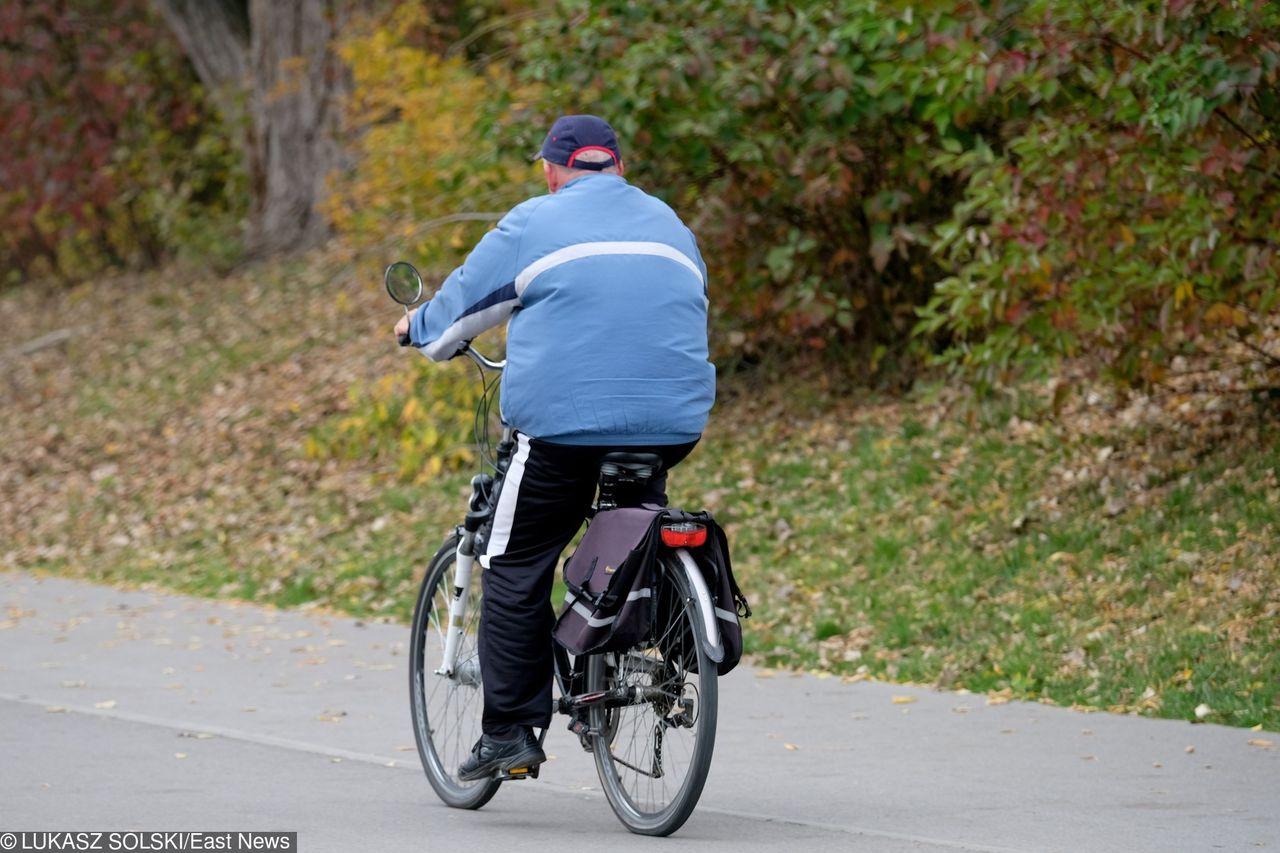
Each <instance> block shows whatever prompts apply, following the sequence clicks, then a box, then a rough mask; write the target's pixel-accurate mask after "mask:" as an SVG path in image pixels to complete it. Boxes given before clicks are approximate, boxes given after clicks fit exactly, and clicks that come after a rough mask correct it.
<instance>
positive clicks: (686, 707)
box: [587, 560, 717, 835]
mask: <svg viewBox="0 0 1280 853" xmlns="http://www.w3.org/2000/svg"><path fill="white" fill-rule="evenodd" d="M661 571H662V572H663V575H664V578H663V583H662V584H661V589H662V592H661V594H660V595H659V598H658V610H657V613H658V618H657V620H656V623H657V624H656V628H655V632H654V633H655V634H656V637H655V638H654V639H653V640H652V641H647V642H645V643H644V644H642V645H640V646H636V647H634V648H632V649H629V650H628V651H626V652H620V653H608V654H602V655H593V656H592V657H590V658H588V660H587V689H588V690H589V691H597V690H608V689H610V688H612V687H614V686H617V685H626V686H631V687H636V688H640V690H642V691H643V692H644V693H645V694H646V696H647V697H649V698H647V699H645V700H644V701H640V702H638V703H637V704H633V705H628V706H626V707H622V708H609V709H605V708H597V709H595V710H593V711H592V712H591V717H592V719H591V726H592V728H593V729H595V730H596V731H598V732H599V733H600V734H599V735H598V736H597V737H596V738H595V739H594V744H593V751H594V754H595V761H596V770H597V771H598V773H599V775H600V782H601V784H602V786H603V787H604V792H605V796H606V797H608V799H609V804H610V805H611V806H612V807H613V811H614V813H615V814H617V816H618V819H619V820H621V821H622V823H623V824H624V825H625V826H626V827H627V829H629V830H631V831H632V832H636V833H639V834H642V835H670V834H671V833H672V832H675V831H676V830H677V829H679V828H680V827H681V826H682V825H683V824H684V822H685V821H686V820H688V818H689V815H690V814H692V812H693V808H694V806H695V805H697V802H698V798H699V797H700V796H701V794H702V787H703V785H704V784H705V782H706V780H707V771H708V769H709V768H710V767H711V753H712V750H713V749H714V747H715V736H716V705H717V691H716V687H717V685H716V666H715V664H714V663H713V662H712V661H711V660H710V658H708V657H707V653H706V651H705V650H704V648H703V646H702V644H701V643H699V642H697V641H696V640H695V638H696V637H699V636H702V634H703V627H702V617H701V614H700V612H699V611H698V607H697V603H696V601H695V600H694V598H693V594H692V592H691V591H690V588H689V583H688V581H687V580H686V579H685V577H684V572H683V569H682V568H681V567H680V566H679V564H677V563H674V562H672V561H669V560H663V561H662V564H661Z"/></svg>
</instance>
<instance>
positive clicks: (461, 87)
mask: <svg viewBox="0 0 1280 853" xmlns="http://www.w3.org/2000/svg"><path fill="white" fill-rule="evenodd" d="M429 25H430V19H429V13H428V11H427V9H426V8H425V7H424V6H422V5H420V4H413V3H408V4H401V5H399V6H398V7H397V8H396V9H395V10H394V11H393V12H392V13H391V14H390V15H389V16H386V17H384V18H382V19H369V20H366V21H364V22H363V23H362V24H359V25H357V26H354V27H352V28H351V30H350V31H349V32H350V34H349V35H348V36H347V37H345V38H344V39H343V40H342V42H341V43H340V45H339V48H338V52H339V54H340V55H341V56H342V58H343V59H344V60H345V61H346V63H347V64H348V66H349V67H350V68H351V71H352V75H353V77H354V82H355V86H354V91H353V93H352V96H351V98H350V101H349V103H348V114H349V117H350V124H351V126H353V127H359V128H364V130H363V133H362V135H361V137H360V139H359V140H358V142H357V146H356V154H357V158H358V160H357V164H356V167H355V168H354V169H353V170H351V171H349V172H347V173H345V174H342V175H336V176H334V178H333V180H332V182H331V183H332V186H331V190H332V192H331V194H330V197H329V201H328V204H327V213H328V214H329V216H330V217H331V218H332V221H333V223H334V225H335V226H336V227H337V229H338V230H339V231H340V232H342V233H345V234H347V235H348V236H350V237H351V238H352V239H353V240H354V241H356V242H357V243H359V244H362V245H370V244H376V243H380V242H383V241H388V240H391V241H394V243H395V244H396V245H397V246H398V248H397V249H396V250H395V251H396V253H398V254H400V255H401V256H404V257H407V258H409V259H411V260H415V261H417V262H419V263H422V262H423V261H427V262H431V263H436V264H438V263H440V262H442V261H443V262H447V263H449V264H452V263H454V262H456V261H457V260H459V258H460V250H465V249H467V248H469V247H470V246H471V245H472V244H473V243H474V242H475V241H476V240H477V239H478V238H479V236H480V234H482V233H483V231H484V230H486V229H487V228H488V227H489V226H488V223H487V222H478V223H477V222H470V223H467V224H463V225H458V226H456V227H454V228H449V229H444V230H442V231H440V232H439V233H437V232H436V231H435V228H436V226H437V225H439V224H441V223H439V222H438V220H440V219H441V218H443V217H447V216H449V215H451V214H458V213H477V212H499V213H500V212H505V211H506V210H507V209H509V208H510V207H511V206H512V205H514V204H515V203H517V202H519V201H520V200H522V199H523V198H526V197H527V196H528V195H530V194H531V193H530V191H531V190H532V189H533V185H532V184H531V182H530V180H529V172H528V169H527V165H526V164H525V162H524V158H522V157H519V156H516V155H515V154H510V155H508V156H502V157H494V156H488V157H485V156H478V154H477V152H479V151H481V150H484V151H486V152H492V151H494V150H495V146H494V145H493V144H492V142H491V141H488V140H486V139H484V138H483V134H484V130H485V128H484V127H483V126H482V123H483V119H484V116H485V115H486V111H485V108H486V106H487V105H489V104H491V103H493V102H494V96H495V93H498V92H501V93H506V94H509V95H510V96H511V97H512V98H513V99H514V100H515V101H516V102H521V101H527V100H528V98H527V97H524V96H523V95H521V93H520V87H519V86H518V85H517V84H516V83H515V81H514V80H512V79H511V78H510V77H509V76H508V75H507V74H505V73H504V72H503V71H500V70H497V69H491V70H484V71H480V72H477V71H475V70H473V68H471V67H470V66H468V65H467V64H465V63H464V62H463V60H462V59H461V58H457V57H455V58H450V59H445V58H442V57H440V56H437V55H435V54H433V53H431V52H430V51H428V50H425V49H423V48H421V47H419V46H417V45H415V44H413V42H412V37H413V34H414V33H415V32H420V31H422V30H423V29H426V28H428V27H429ZM492 114H493V113H492V111H490V113H489V115H490V116H492Z"/></svg>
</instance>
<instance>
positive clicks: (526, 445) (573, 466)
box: [395, 115, 715, 780]
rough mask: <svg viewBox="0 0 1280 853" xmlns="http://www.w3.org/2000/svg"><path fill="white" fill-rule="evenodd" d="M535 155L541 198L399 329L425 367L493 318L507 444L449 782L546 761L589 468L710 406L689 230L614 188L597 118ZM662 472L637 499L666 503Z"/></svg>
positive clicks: (677, 455)
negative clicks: (473, 701)
mask: <svg viewBox="0 0 1280 853" xmlns="http://www.w3.org/2000/svg"><path fill="white" fill-rule="evenodd" d="M535 159H541V160H542V168H543V175H544V176H545V178H546V182H547V190H548V194H547V195H541V196H537V197H535V198H531V199H529V200H528V201H525V202H523V203H522V204H519V205H517V206H516V207H515V208H513V209H512V210H511V211H510V212H508V213H507V215H506V216H504V217H503V218H502V220H501V221H500V222H499V223H498V225H497V227H496V228H495V229H494V230H492V231H490V232H489V233H488V234H486V235H485V237H484V238H483V239H482V240H481V241H480V242H479V243H478V244H477V245H476V247H475V248H474V249H473V250H472V251H471V253H470V255H468V256H467V259H466V260H465V261H464V262H463V264H462V266H460V267H459V268H458V269H456V270H454V271H453V273H452V274H451V275H450V276H449V277H448V278H447V279H446V280H445V283H444V284H443V285H442V286H441V288H440V292H439V293H438V294H437V295H436V296H435V298H433V299H432V300H431V301H430V302H429V303H427V304H426V305H424V306H422V307H421V308H419V309H418V310H417V311H415V312H414V313H413V314H412V315H411V316H408V317H404V318H402V319H401V321H400V323H398V324H397V325H396V330H395V331H396V334H397V335H400V334H403V333H405V332H406V331H407V332H408V334H409V336H410V340H411V343H412V345H413V346H415V347H418V348H419V349H421V350H422V351H423V352H424V353H425V354H426V355H427V356H428V357H430V358H432V359H433V360H436V361H441V360H444V359H448V358H451V357H452V356H454V355H456V354H458V352H459V351H460V349H461V348H462V347H464V346H465V345H466V343H467V342H468V341H469V340H470V339H471V338H473V337H475V336H476V335H478V334H479V333H480V332H482V331H484V330H485V329H488V328H491V327H493V326H496V325H497V324H499V323H501V322H503V321H504V320H507V321H508V324H507V367H506V370H505V371H504V373H503V376H502V396H501V400H502V417H503V421H504V422H505V423H507V424H509V425H511V426H512V427H513V428H514V429H515V430H516V433H515V435H516V442H517V444H516V449H515V452H514V454H513V456H512V459H511V464H510V468H509V469H508V471H507V474H506V477H505V479H504V482H503V485H502V488H501V491H500V493H499V495H498V503H497V507H496V510H495V513H494V520H493V530H492V533H491V534H490V537H489V541H488V544H487V546H486V553H485V555H483V556H482V557H481V558H480V563H481V565H482V566H484V567H485V569H486V571H485V572H484V576H483V591H484V598H483V613H482V617H481V618H482V620H483V624H484V626H485V628H484V630H483V631H482V632H481V634H480V638H479V653H480V664H481V667H480V668H481V673H482V680H483V682H484V713H483V717H482V730H483V736H482V737H481V738H480V740H479V741H478V742H477V743H476V745H475V747H474V748H473V750H472V753H471V755H470V756H469V757H468V758H467V760H466V761H464V762H463V764H462V766H461V767H460V768H459V771H458V777H459V778H460V779H462V780H473V779H480V778H485V777H488V776H491V775H494V774H495V773H498V772H503V771H507V770H511V769H512V768H520V767H532V766H534V765H537V764H540V763H542V762H543V761H545V760H546V756H545V755H544V753H543V751H542V749H541V747H540V746H539V745H538V740H537V738H536V737H535V736H534V734H533V729H534V728H545V727H546V726H547V725H549V724H550V720H551V709H552V705H551V679H552V670H553V662H552V652H551V629H552V627H553V624H554V621H555V614H554V611H553V609H552V607H551V604H550V598H551V586H552V582H553V580H554V574H555V567H556V564H557V562H558V560H559V556H560V553H561V551H563V550H564V547H565V546H566V545H567V544H568V543H569V540H570V539H572V538H573V535H574V534H575V533H576V532H577V530H578V528H579V527H580V526H581V524H582V521H583V518H584V517H585V515H586V511H587V509H588V508H589V506H590V504H591V500H592V497H593V495H594V489H595V483H596V478H597V474H598V472H599V461H600V457H601V456H603V455H604V454H605V453H608V452H611V451H616V450H630V451H633V452H638V453H639V452H645V453H657V454H659V455H660V456H661V457H662V459H663V462H664V468H670V467H671V466H673V465H675V464H676V463H678V462H679V461H680V460H682V459H683V458H684V457H685V456H686V455H688V453H689V452H690V451H691V450H692V449H693V447H694V445H695V444H696V443H697V441H698V439H699V437H700V436H701V433H702V430H703V427H704V426H705V425H706V420H707V414H708V412H709V411H710V409H711V405H712V402H713V400H714V398H715V369H714V367H713V366H712V365H711V363H710V362H709V361H708V358H707V304H708V303H707V269H706V265H705V264H704V263H703V261H702V257H701V255H700V254H699V252H698V246H697V242H696V240H695V239H694V236H693V233H692V232H691V231H690V230H689V229H688V228H687V227H685V225H684V224H683V223H682V222H681V221H680V218H679V217H678V216H677V215H676V214H675V212H674V211H672V210H671V208H670V207H668V206H667V205H666V204H664V203H663V202H661V201H659V200H658V199H656V198H654V197H653V196H650V195H648V194H646V193H644V192H643V191H641V190H640V189H637V188H636V187H634V186H632V185H631V184H629V183H628V182H627V181H626V180H625V179H624V178H623V172H624V165H623V160H622V153H621V151H620V149H619V146H618V140H617V137H616V135H615V133H614V130H613V128H612V127H610V126H609V124H608V122H606V121H604V120H603V119H601V118H599V117H597V116H591V115H568V116H562V117H561V118H559V119H557V120H556V122H555V123H554V124H553V125H552V126H551V130H550V131H549V132H548V133H547V137H546V139H545V141H544V142H543V144H542V148H541V150H539V152H538V154H537V155H535ZM664 489H665V475H660V476H659V477H658V478H656V479H655V481H654V483H653V485H652V487H651V494H650V495H649V496H648V497H649V499H651V500H656V501H659V502H661V503H664V504H665V502H666V495H665V493H664Z"/></svg>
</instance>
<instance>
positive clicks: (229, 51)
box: [155, 0, 249, 122]
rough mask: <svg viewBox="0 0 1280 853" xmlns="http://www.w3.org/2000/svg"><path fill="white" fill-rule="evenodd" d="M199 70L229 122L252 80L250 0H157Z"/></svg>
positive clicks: (238, 111) (239, 113)
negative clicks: (250, 74)
mask: <svg viewBox="0 0 1280 853" xmlns="http://www.w3.org/2000/svg"><path fill="white" fill-rule="evenodd" d="M155 2H156V8H157V9H159V11H160V15H161V17H163V18H164V20H165V23H166V24H168V25H169V29H171V30H172V31H173V34H174V36H176V37H177V39H178V44H180V45H182V50H183V51H184V52H185V53H186V54H187V58H188V59H190V60H191V65H192V66H193V67H194V68H195V70H196V76H197V77H199V78H200V82H201V83H204V85H205V88H207V89H208V90H209V93H210V95H211V96H212V97H213V99H214V102H215V103H217V105H218V108H219V109H220V110H221V111H222V113H223V116H224V118H225V119H226V120H227V121H229V122H237V121H239V120H240V119H241V118H243V110H244V108H243V106H242V104H243V103H244V96H243V95H244V92H245V90H246V89H247V88H248V86H249V0H155Z"/></svg>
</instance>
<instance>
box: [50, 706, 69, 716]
mask: <svg viewBox="0 0 1280 853" xmlns="http://www.w3.org/2000/svg"><path fill="white" fill-rule="evenodd" d="M45 711H47V712H48V713H50V714H65V713H67V709H66V708H64V707H62V706H61V705H50V706H49V707H47V708H45Z"/></svg>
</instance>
